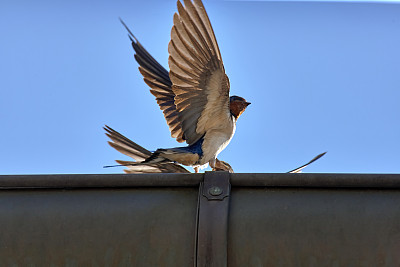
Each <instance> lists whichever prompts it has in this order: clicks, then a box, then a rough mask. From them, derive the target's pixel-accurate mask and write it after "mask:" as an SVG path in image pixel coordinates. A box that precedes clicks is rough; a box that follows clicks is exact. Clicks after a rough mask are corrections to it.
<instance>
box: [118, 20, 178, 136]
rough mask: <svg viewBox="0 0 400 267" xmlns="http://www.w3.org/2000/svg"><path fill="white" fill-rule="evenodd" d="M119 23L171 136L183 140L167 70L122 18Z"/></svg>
mask: <svg viewBox="0 0 400 267" xmlns="http://www.w3.org/2000/svg"><path fill="white" fill-rule="evenodd" d="M120 20H121V19H120ZM121 23H122V25H124V26H125V28H126V29H127V31H128V33H129V38H130V40H131V41H132V47H133V49H134V50H135V59H136V61H137V62H138V63H139V71H140V73H141V74H142V75H143V79H144V81H145V82H146V84H147V85H148V86H150V88H151V89H150V92H151V93H152V94H153V95H154V96H155V97H156V100H157V103H158V105H159V106H160V109H161V110H162V111H163V113H164V117H165V119H166V121H167V124H168V126H169V130H170V131H171V136H172V137H173V138H176V140H177V141H178V142H183V141H184V140H183V131H182V127H181V123H180V121H179V119H178V113H177V111H176V106H175V103H174V98H175V93H174V92H173V91H172V88H171V86H172V82H171V80H170V78H169V74H168V71H167V70H166V69H165V68H164V67H163V66H161V65H160V64H159V63H158V62H157V61H156V60H155V59H154V58H153V57H152V56H151V55H150V54H149V52H147V51H146V49H144V47H143V46H142V45H141V44H140V43H139V41H138V40H137V39H136V37H135V36H134V35H133V34H132V32H131V31H130V30H129V28H128V27H127V26H126V25H125V23H124V22H123V21H122V20H121Z"/></svg>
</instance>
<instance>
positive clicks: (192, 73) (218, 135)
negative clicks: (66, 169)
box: [121, 0, 250, 172]
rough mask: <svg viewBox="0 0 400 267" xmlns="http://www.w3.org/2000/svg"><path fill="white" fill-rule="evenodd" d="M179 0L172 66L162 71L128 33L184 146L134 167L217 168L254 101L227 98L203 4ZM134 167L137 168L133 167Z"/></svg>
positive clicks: (225, 79)
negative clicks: (165, 164)
mask: <svg viewBox="0 0 400 267" xmlns="http://www.w3.org/2000/svg"><path fill="white" fill-rule="evenodd" d="M183 2H184V4H185V5H182V3H181V2H180V1H179V0H178V2H177V5H178V12H177V13H175V14H174V17H173V24H174V25H173V27H172V30H171V41H170V42H169V45H168V52H169V58H168V65H169V68H170V71H169V72H168V71H167V70H166V69H164V68H163V67H162V66H161V65H160V64H159V63H158V62H157V61H156V60H155V59H154V58H153V57H152V56H151V55H150V54H149V53H148V52H147V51H146V49H144V47H143V46H142V45H141V44H140V43H139V41H138V39H137V38H136V37H135V36H134V35H133V34H132V32H131V31H130V30H129V28H128V27H127V26H126V25H125V23H124V22H123V21H122V20H121V22H122V24H123V25H124V26H125V28H126V29H127V31H128V33H129V38H130V40H131V42H132V46H133V49H134V50H135V52H136V53H135V59H136V61H137V62H138V63H139V65H140V66H139V71H140V73H141V74H142V75H143V77H144V81H145V82H146V83H147V85H149V86H150V88H151V89H150V92H151V93H152V94H153V95H154V96H155V97H156V100H157V103H158V105H159V106H160V109H161V110H162V111H163V113H164V117H165V119H166V121H167V124H168V126H169V129H170V131H171V136H172V137H173V138H176V140H177V141H178V142H184V141H186V143H187V144H188V146H186V147H174V148H167V149H157V150H156V151H155V152H154V153H152V154H151V155H150V156H149V157H147V158H145V159H144V160H143V161H142V162H138V163H136V164H162V163H171V162H173V163H175V162H176V163H180V164H182V165H185V166H192V167H194V169H195V171H196V172H198V170H199V167H200V166H203V165H206V164H207V163H209V165H210V166H211V167H212V168H213V169H215V168H216V167H217V166H216V162H217V156H218V154H219V153H220V152H221V151H222V150H223V149H225V147H226V146H227V145H228V144H229V142H230V141H231V139H232V137H233V135H234V133H235V130H236V121H237V119H238V118H239V117H240V115H241V114H242V113H243V112H244V111H245V109H246V108H247V106H248V105H250V102H247V101H246V100H245V99H244V98H242V97H239V96H229V91H230V84H229V79H228V76H227V75H226V74H225V68H224V65H223V61H222V57H221V53H220V50H219V47H218V43H217V40H216V38H215V35H214V31H213V28H212V26H211V23H210V20H209V18H208V15H207V13H206V10H205V8H204V6H203V3H202V2H201V0H194V1H193V2H192V1H191V0H184V1H183ZM132 166H133V165H132Z"/></svg>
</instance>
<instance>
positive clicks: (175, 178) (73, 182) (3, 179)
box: [0, 173, 400, 190]
mask: <svg viewBox="0 0 400 267" xmlns="http://www.w3.org/2000/svg"><path fill="white" fill-rule="evenodd" d="M203 176H204V174H203V173H198V174H190V173H187V174H186V173H154V174H153V173H152V174H45V175H0V190H7V189H78V188H132V187H198V186H199V185H200V182H201V181H203ZM230 183H231V184H232V187H278V188H279V187H290V188H371V189H400V174H354V173H353V174H350V173H296V174H292V173H231V174H230Z"/></svg>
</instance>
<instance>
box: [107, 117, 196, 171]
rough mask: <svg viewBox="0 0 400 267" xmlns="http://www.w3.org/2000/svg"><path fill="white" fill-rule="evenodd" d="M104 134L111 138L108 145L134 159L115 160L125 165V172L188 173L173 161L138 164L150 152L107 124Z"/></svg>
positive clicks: (148, 155)
mask: <svg viewBox="0 0 400 267" xmlns="http://www.w3.org/2000/svg"><path fill="white" fill-rule="evenodd" d="M104 130H106V135H107V136H108V137H109V138H110V139H111V141H112V142H108V143H109V144H110V146H112V147H113V148H115V149H116V150H117V151H119V152H121V153H122V154H125V155H127V156H129V157H131V158H133V159H134V160H136V161H124V160H116V162H117V163H118V164H122V165H125V166H126V167H127V168H128V169H125V170H124V172H126V173H189V171H188V170H186V169H185V168H184V167H182V166H180V165H178V164H175V163H172V162H170V163H163V164H157V163H156V164H140V162H141V161H144V160H145V159H147V158H148V157H150V155H151V152H150V151H148V150H147V149H145V148H144V147H141V146H139V145H138V144H136V143H135V142H133V141H132V140H130V139H128V138H127V137H125V136H123V135H122V134H120V133H119V132H117V131H115V130H114V129H112V128H111V127H109V126H107V125H106V126H105V127H104Z"/></svg>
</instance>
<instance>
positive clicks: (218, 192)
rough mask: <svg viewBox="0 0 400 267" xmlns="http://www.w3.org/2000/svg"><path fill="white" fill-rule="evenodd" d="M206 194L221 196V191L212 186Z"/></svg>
mask: <svg viewBox="0 0 400 267" xmlns="http://www.w3.org/2000/svg"><path fill="white" fill-rule="evenodd" d="M208 193H209V194H210V195H212V196H219V195H221V194H222V189H221V188H219V187H218V186H213V187H211V188H210V189H209V190H208Z"/></svg>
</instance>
